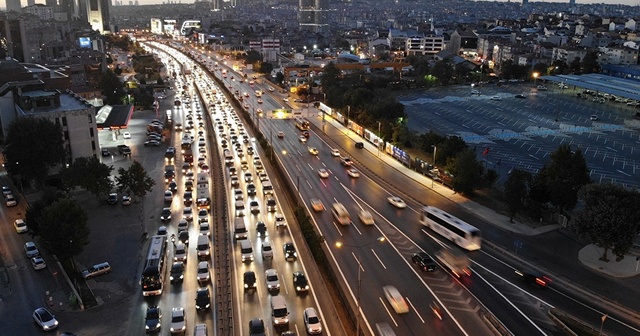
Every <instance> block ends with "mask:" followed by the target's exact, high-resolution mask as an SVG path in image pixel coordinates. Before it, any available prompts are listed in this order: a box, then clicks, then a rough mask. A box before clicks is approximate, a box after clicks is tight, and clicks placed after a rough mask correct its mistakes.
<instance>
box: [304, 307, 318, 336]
mask: <svg viewBox="0 0 640 336" xmlns="http://www.w3.org/2000/svg"><path fill="white" fill-rule="evenodd" d="M302 315H303V319H304V326H305V327H306V328H307V333H309V334H311V335H319V334H321V333H322V323H320V318H319V317H318V313H317V312H316V310H315V308H306V309H305V310H304V313H303V314H302Z"/></svg>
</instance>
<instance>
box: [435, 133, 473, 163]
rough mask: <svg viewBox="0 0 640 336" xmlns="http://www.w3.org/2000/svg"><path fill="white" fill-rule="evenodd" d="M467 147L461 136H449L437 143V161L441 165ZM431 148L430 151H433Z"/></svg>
mask: <svg viewBox="0 0 640 336" xmlns="http://www.w3.org/2000/svg"><path fill="white" fill-rule="evenodd" d="M465 149H467V144H466V143H465V142H464V140H462V138H461V137H459V136H449V137H447V138H446V139H445V140H444V141H443V142H442V143H439V144H438V145H437V149H436V163H438V164H440V165H444V164H446V162H447V160H448V159H449V158H454V157H456V155H458V153H460V152H462V151H464V150H465ZM432 151H433V149H431V151H430V152H432Z"/></svg>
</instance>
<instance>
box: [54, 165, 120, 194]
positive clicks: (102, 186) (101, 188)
mask: <svg viewBox="0 0 640 336" xmlns="http://www.w3.org/2000/svg"><path fill="white" fill-rule="evenodd" d="M112 171H113V167H112V166H107V165H106V164H104V163H102V162H100V160H98V158H97V157H95V156H91V157H80V158H77V159H76V160H75V161H74V162H73V163H72V164H71V165H70V166H69V168H66V169H65V170H63V171H62V177H63V180H64V181H65V184H66V185H67V186H70V187H71V186H79V187H81V188H84V189H85V190H87V191H89V192H91V193H92V194H94V195H96V196H97V197H100V196H101V195H103V194H106V193H108V192H109V191H111V189H112V188H113V184H112V182H111V179H110V178H109V177H110V176H111V172H112Z"/></svg>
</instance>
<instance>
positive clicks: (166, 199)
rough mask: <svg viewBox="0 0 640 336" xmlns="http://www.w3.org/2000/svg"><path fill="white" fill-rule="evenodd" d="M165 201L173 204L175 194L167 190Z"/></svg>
mask: <svg viewBox="0 0 640 336" xmlns="http://www.w3.org/2000/svg"><path fill="white" fill-rule="evenodd" d="M164 201H165V203H171V202H172V201H173V192H172V191H171V190H165V192H164Z"/></svg>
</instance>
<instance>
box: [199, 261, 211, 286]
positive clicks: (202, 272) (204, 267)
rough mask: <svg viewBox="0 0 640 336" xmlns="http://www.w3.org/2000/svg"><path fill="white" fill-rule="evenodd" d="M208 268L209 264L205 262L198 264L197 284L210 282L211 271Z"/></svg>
mask: <svg viewBox="0 0 640 336" xmlns="http://www.w3.org/2000/svg"><path fill="white" fill-rule="evenodd" d="M209 268H210V267H209V263H208V262H206V261H201V262H199V263H198V275H197V277H198V282H207V281H209V280H211V271H210V270H209Z"/></svg>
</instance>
